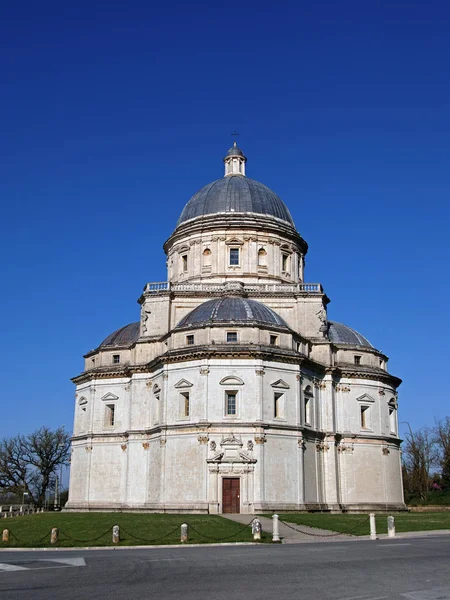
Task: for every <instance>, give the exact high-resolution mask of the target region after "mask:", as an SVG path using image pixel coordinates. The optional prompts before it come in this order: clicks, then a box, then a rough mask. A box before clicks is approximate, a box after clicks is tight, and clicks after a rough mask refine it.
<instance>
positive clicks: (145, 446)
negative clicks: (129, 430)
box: [142, 442, 150, 450]
mask: <svg viewBox="0 0 450 600" xmlns="http://www.w3.org/2000/svg"><path fill="white" fill-rule="evenodd" d="M142 447H143V448H144V450H148V449H149V448H150V444H149V443H148V442H142Z"/></svg>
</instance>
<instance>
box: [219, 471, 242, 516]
mask: <svg viewBox="0 0 450 600" xmlns="http://www.w3.org/2000/svg"><path fill="white" fill-rule="evenodd" d="M240 484H241V481H240V479H238V478H236V477H224V478H223V479H222V512H224V513H234V514H237V513H240V512H241V501H240V496H241V485H240Z"/></svg>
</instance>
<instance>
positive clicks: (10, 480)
mask: <svg viewBox="0 0 450 600" xmlns="http://www.w3.org/2000/svg"><path fill="white" fill-rule="evenodd" d="M69 451H70V436H69V434H68V433H67V432H66V431H65V430H64V427H59V428H58V429H56V430H55V431H52V430H51V429H49V428H48V427H41V428H40V429H37V430H36V431H34V432H33V433H30V434H29V435H27V436H22V435H18V436H16V437H14V438H9V439H4V440H0V492H2V493H5V492H10V493H14V494H22V493H24V492H26V493H27V494H28V495H29V498H30V499H31V501H32V502H33V503H34V504H37V505H38V506H42V505H43V504H44V501H45V495H46V492H47V490H48V489H50V488H51V485H52V476H53V475H55V474H56V472H57V469H58V468H59V466H60V465H66V464H68V462H69Z"/></svg>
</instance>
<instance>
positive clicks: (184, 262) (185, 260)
mask: <svg viewBox="0 0 450 600" xmlns="http://www.w3.org/2000/svg"><path fill="white" fill-rule="evenodd" d="M181 263H182V266H183V272H184V273H186V271H187V270H188V257H187V254H183V256H182V257H181Z"/></svg>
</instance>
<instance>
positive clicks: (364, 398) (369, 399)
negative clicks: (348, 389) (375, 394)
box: [356, 394, 375, 403]
mask: <svg viewBox="0 0 450 600" xmlns="http://www.w3.org/2000/svg"><path fill="white" fill-rule="evenodd" d="M356 399H357V401H358V402H370V403H373V402H375V400H374V398H372V396H369V394H363V395H362V396H359V397H358V398H356Z"/></svg>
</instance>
